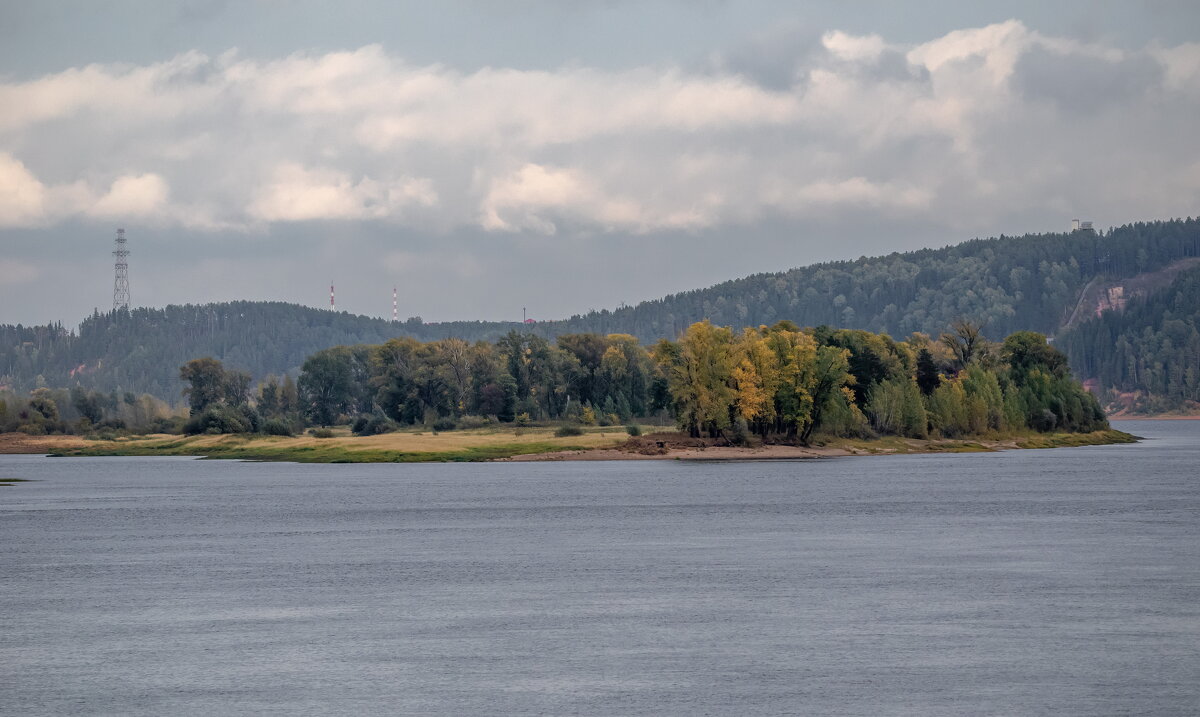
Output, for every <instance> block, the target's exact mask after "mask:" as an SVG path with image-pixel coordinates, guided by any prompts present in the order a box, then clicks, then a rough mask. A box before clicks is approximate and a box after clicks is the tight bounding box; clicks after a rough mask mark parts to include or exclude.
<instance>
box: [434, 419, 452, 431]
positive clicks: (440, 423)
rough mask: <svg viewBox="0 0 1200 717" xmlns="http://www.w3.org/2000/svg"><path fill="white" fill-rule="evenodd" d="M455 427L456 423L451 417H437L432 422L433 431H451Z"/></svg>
mask: <svg viewBox="0 0 1200 717" xmlns="http://www.w3.org/2000/svg"><path fill="white" fill-rule="evenodd" d="M455 428H458V424H457V423H455V422H454V419H453V418H449V417H446V418H439V419H437V420H436V421H434V422H433V430H435V431H453V430H454V429H455Z"/></svg>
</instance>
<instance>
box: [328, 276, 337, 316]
mask: <svg viewBox="0 0 1200 717" xmlns="http://www.w3.org/2000/svg"><path fill="white" fill-rule="evenodd" d="M329 310H330V311H337V304H336V303H335V302H334V300H333V282H332V281H331V282H329Z"/></svg>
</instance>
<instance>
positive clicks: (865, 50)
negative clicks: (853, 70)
mask: <svg viewBox="0 0 1200 717" xmlns="http://www.w3.org/2000/svg"><path fill="white" fill-rule="evenodd" d="M821 44H822V45H824V46H825V49H826V50H828V51H829V52H830V53H831V54H833V55H835V56H836V57H838V58H840V59H843V60H847V61H849V62H863V61H866V60H874V59H877V58H878V57H879V56H880V55H881V54H883V51H884V50H885V49H886V48H887V45H886V43H884V41H883V38H882V37H880V36H879V35H848V34H846V33H844V32H842V31H840V30H834V31H833V32H827V33H825V35H824V36H823V37H822V38H821Z"/></svg>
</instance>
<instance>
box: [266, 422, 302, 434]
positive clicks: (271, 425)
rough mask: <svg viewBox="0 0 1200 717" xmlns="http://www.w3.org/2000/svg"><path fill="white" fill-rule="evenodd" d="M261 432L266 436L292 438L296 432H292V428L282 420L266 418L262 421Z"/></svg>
mask: <svg viewBox="0 0 1200 717" xmlns="http://www.w3.org/2000/svg"><path fill="white" fill-rule="evenodd" d="M262 432H263V433H265V434H267V435H268V436H294V435H296V432H295V431H293V430H292V426H291V424H290V423H288V422H287V421H285V420H283V419H282V418H268V419H267V420H265V421H263V424H262Z"/></svg>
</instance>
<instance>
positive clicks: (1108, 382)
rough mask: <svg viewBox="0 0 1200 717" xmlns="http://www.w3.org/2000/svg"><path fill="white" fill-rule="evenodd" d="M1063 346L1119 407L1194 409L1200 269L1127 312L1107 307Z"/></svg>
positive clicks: (1198, 397)
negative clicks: (1107, 309) (1111, 309)
mask: <svg viewBox="0 0 1200 717" xmlns="http://www.w3.org/2000/svg"><path fill="white" fill-rule="evenodd" d="M1058 345H1059V346H1060V347H1061V348H1062V349H1063V350H1064V351H1066V352H1067V353H1068V354H1069V355H1070V356H1071V365H1072V367H1073V368H1074V369H1075V370H1076V371H1077V372H1079V374H1080V375H1082V376H1087V377H1089V378H1092V379H1095V380H1096V382H1097V385H1098V386H1099V387H1101V388H1102V389H1103V391H1102V396H1101V397H1102V399H1103V400H1104V401H1105V402H1106V403H1109V404H1112V405H1113V406H1114V407H1124V408H1128V409H1133V410H1136V411H1146V412H1162V411H1171V410H1179V409H1189V408H1190V409H1192V410H1194V408H1195V406H1196V404H1197V403H1200V269H1194V270H1192V271H1188V272H1185V273H1183V274H1181V275H1180V276H1179V277H1178V278H1176V279H1175V281H1174V282H1173V283H1172V284H1171V285H1170V286H1169V287H1168V288H1167V289H1165V290H1163V291H1160V292H1157V293H1154V294H1151V295H1149V296H1145V297H1140V298H1136V299H1134V300H1132V301H1130V302H1129V305H1128V306H1126V307H1125V310H1124V311H1120V312H1118V311H1105V312H1104V313H1103V314H1101V315H1100V316H1099V317H1098V318H1095V319H1092V320H1090V321H1086V322H1083V323H1081V324H1079V325H1078V326H1075V327H1073V328H1072V329H1070V330H1069V331H1067V332H1065V333H1064V334H1063V335H1062V336H1060V337H1059V340H1058ZM1122 394H1124V395H1122ZM1189 404H1190V405H1189Z"/></svg>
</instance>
